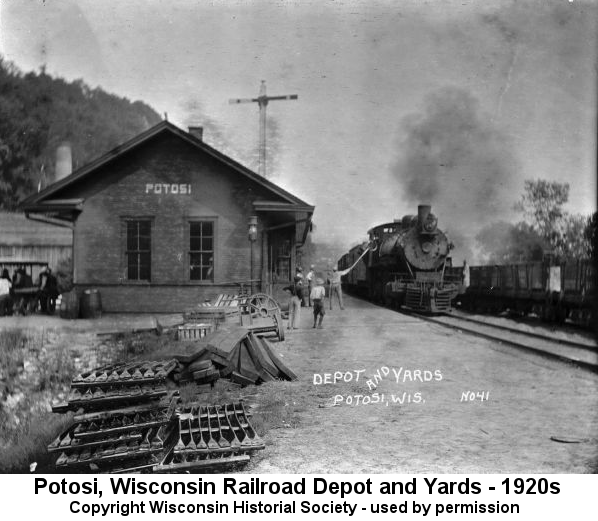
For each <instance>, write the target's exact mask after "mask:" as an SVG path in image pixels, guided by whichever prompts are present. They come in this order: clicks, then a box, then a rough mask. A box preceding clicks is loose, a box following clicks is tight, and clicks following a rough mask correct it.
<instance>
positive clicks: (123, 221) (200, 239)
mask: <svg viewBox="0 0 598 521" xmlns="http://www.w3.org/2000/svg"><path fill="white" fill-rule="evenodd" d="M21 209H22V210H23V211H24V212H25V213H26V215H27V216H28V217H30V218H32V219H36V220H43V221H46V222H50V223H52V224H56V225H59V226H66V227H70V228H72V229H73V266H74V273H73V276H74V283H75V289H76V291H77V292H82V291H83V290H85V289H89V288H95V289H98V290H99V291H100V293H101V298H102V305H103V308H104V310H105V311H110V312H180V311H182V310H184V309H186V308H188V307H192V306H194V305H197V304H200V303H203V302H205V301H207V300H213V299H215V297H216V296H217V295H218V294H221V293H226V294H233V293H238V292H239V291H245V292H253V293H256V292H263V293H268V294H271V295H273V296H274V297H275V298H280V297H281V295H282V288H283V287H284V286H285V285H287V284H288V283H289V282H290V281H291V278H292V276H293V275H294V273H295V270H296V267H297V264H298V254H299V255H300V248H301V246H302V245H303V244H304V243H305V241H306V238H307V235H308V233H309V231H310V228H311V218H312V215H313V211H314V207H313V206H311V205H309V204H307V203H306V202H304V201H302V200H301V199H299V198H298V197H295V196H294V195H292V194H290V193H289V192H287V191H285V190H283V189H282V188H280V187H279V186H277V185H275V184H274V183H272V182H270V181H268V180H267V179H265V178H263V177H261V176H259V175H258V174H256V173H255V172H253V171H251V170H249V169H248V168H246V167H244V166H243V165H241V164H240V163H238V162H236V161H235V160H233V159H231V158H230V157H228V156H226V155H224V154H222V153H221V152H219V151H218V150H216V149H214V148H213V147H211V146H209V145H207V144H206V143H204V142H203V140H202V131H201V127H195V128H191V129H189V132H186V131H184V130H181V129H180V128H178V127H176V126H175V125H173V124H171V123H169V122H167V121H163V122H161V123H159V124H158V125H156V126H155V127H153V128H151V129H149V130H148V131H146V132H144V133H142V134H140V135H139V136H137V137H136V138H134V139H132V140H130V141H128V142H127V143H125V144H123V145H121V146H119V147H117V148H115V149H114V150H112V151H110V152H109V153H107V154H106V155H104V156H103V157H101V158H99V159H97V160H96V161H94V162H92V163H90V164H88V165H86V166H84V167H83V168H80V169H79V170H77V171H75V172H73V173H72V174H70V175H68V176H67V177H65V178H63V179H60V180H58V181H56V182H55V183H53V184H51V185H49V186H48V187H47V188H45V189H44V190H42V191H41V192H39V193H37V194H35V195H33V196H31V197H29V198H28V199H26V200H25V201H23V203H21Z"/></svg>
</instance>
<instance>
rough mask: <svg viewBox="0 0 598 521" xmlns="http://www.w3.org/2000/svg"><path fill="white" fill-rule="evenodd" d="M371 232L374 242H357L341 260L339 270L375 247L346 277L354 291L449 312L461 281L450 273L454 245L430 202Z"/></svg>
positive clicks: (385, 300) (388, 301)
mask: <svg viewBox="0 0 598 521" xmlns="http://www.w3.org/2000/svg"><path fill="white" fill-rule="evenodd" d="M368 235H369V243H368V242H365V243H363V244H360V245H358V246H355V247H354V248H352V249H351V250H350V251H349V252H348V253H346V254H345V255H343V256H342V257H341V259H340V260H339V263H338V264H339V269H341V270H343V269H347V268H349V267H350V266H353V264H354V263H355V262H356V261H357V259H359V257H360V255H361V254H362V253H363V252H364V251H365V250H366V249H367V248H368V247H369V248H370V251H369V252H368V253H367V254H366V255H365V256H364V257H363V258H362V259H361V260H360V261H359V262H358V263H357V265H356V266H355V268H354V269H353V270H351V271H350V272H349V273H348V274H347V275H345V276H344V277H343V284H344V286H345V288H346V290H347V291H348V292H349V293H353V294H355V295H358V296H361V297H364V298H367V299H369V300H374V301H378V302H382V303H384V304H385V305H389V306H396V307H399V306H405V307H407V308H410V309H413V310H417V311H424V312H445V311H450V309H451V301H452V300H453V299H454V298H455V297H456V295H457V293H458V292H459V289H460V282H461V280H460V276H459V277H458V280H455V278H451V277H449V273H448V270H447V268H449V267H450V257H449V252H450V250H451V249H452V247H453V245H452V244H451V243H450V242H449V240H448V238H447V236H446V234H444V233H443V232H442V231H441V230H440V229H439V228H438V219H437V218H436V216H435V215H434V214H433V213H432V212H431V207H430V206H428V205H420V206H418V212H417V215H405V216H404V217H403V218H402V219H398V220H395V221H393V222H391V223H385V224H380V225H378V226H376V227H374V228H372V229H371V230H369V231H368Z"/></svg>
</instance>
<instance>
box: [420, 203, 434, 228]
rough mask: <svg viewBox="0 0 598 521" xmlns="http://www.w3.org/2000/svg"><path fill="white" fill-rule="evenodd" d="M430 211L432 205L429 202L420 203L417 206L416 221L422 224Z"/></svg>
mask: <svg viewBox="0 0 598 521" xmlns="http://www.w3.org/2000/svg"><path fill="white" fill-rule="evenodd" d="M431 211H432V207H431V206H430V205H429V204H420V205H419V206H418V207H417V222H418V223H419V225H420V226H421V227H423V226H424V223H425V222H426V219H427V218H428V215H430V212H431Z"/></svg>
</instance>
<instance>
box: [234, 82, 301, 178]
mask: <svg viewBox="0 0 598 521" xmlns="http://www.w3.org/2000/svg"><path fill="white" fill-rule="evenodd" d="M298 97H299V96H297V94H287V95H286V96H267V95H266V80H262V84H261V86H260V93H259V96H258V97H257V98H237V99H230V100H228V102H229V103H230V104H231V105H235V104H237V103H257V104H258V106H259V108H260V150H259V167H258V173H259V174H260V175H261V176H263V177H266V107H267V106H268V102H269V101H276V100H293V99H298Z"/></svg>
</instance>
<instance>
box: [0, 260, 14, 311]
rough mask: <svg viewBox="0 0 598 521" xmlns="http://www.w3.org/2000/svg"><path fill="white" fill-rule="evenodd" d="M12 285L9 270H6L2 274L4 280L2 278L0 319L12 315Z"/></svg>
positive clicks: (0, 281) (0, 286)
mask: <svg viewBox="0 0 598 521" xmlns="http://www.w3.org/2000/svg"><path fill="white" fill-rule="evenodd" d="M11 288H12V284H11V282H10V277H9V275H8V270H7V269H5V270H4V271H3V272H2V278H0V317H2V316H4V315H10V311H11V308H12V299H11V298H10V289H11Z"/></svg>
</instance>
